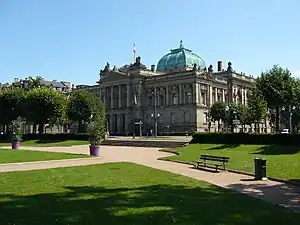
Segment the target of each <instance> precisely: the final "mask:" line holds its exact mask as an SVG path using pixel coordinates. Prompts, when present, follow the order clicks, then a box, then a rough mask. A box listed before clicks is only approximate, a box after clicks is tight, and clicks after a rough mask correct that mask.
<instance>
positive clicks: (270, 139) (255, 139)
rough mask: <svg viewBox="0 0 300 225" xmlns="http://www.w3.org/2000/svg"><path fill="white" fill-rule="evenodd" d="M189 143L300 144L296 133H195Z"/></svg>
mask: <svg viewBox="0 0 300 225" xmlns="http://www.w3.org/2000/svg"><path fill="white" fill-rule="evenodd" d="M191 143H207V144H208V143H209V144H260V145H271V144H277V145H300V135H297V134H291V135H290V134H248V133H196V134H194V135H193V139H192V141H191Z"/></svg>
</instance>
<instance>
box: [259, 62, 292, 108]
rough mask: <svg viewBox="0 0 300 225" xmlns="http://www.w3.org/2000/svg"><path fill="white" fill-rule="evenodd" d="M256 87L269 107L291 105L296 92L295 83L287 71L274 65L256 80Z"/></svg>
mask: <svg viewBox="0 0 300 225" xmlns="http://www.w3.org/2000/svg"><path fill="white" fill-rule="evenodd" d="M256 87H257V88H258V90H259V92H260V93H261V94H262V96H263V97H264V99H265V101H266V102H267V104H268V106H269V107H276V106H282V105H284V104H286V103H291V102H292V100H293V99H294V94H295V91H296V85H295V81H294V79H293V78H292V76H291V72H290V71H289V70H288V69H284V68H282V67H279V66H278V65H274V66H273V68H272V69H270V70H268V71H266V72H263V73H262V74H261V76H260V77H259V79H257V82H256Z"/></svg>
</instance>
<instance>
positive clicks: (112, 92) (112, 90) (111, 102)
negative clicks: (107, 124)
mask: <svg viewBox="0 0 300 225" xmlns="http://www.w3.org/2000/svg"><path fill="white" fill-rule="evenodd" d="M110 108H114V86H111V87H110Z"/></svg>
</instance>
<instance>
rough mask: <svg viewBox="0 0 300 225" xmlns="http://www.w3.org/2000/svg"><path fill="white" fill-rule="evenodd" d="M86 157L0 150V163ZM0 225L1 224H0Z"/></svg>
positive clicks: (56, 153) (84, 156)
mask: <svg viewBox="0 0 300 225" xmlns="http://www.w3.org/2000/svg"><path fill="white" fill-rule="evenodd" d="M86 157H89V156H88V155H81V154H69V153H61V152H42V151H31V150H11V149H1V150H0V163H16V162H33V161H46V160H56V159H72V158H86ZM0 224H1V223H0Z"/></svg>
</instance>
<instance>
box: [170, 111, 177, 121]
mask: <svg viewBox="0 0 300 225" xmlns="http://www.w3.org/2000/svg"><path fill="white" fill-rule="evenodd" d="M170 116H171V123H176V116H175V113H171V115H170Z"/></svg>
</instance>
